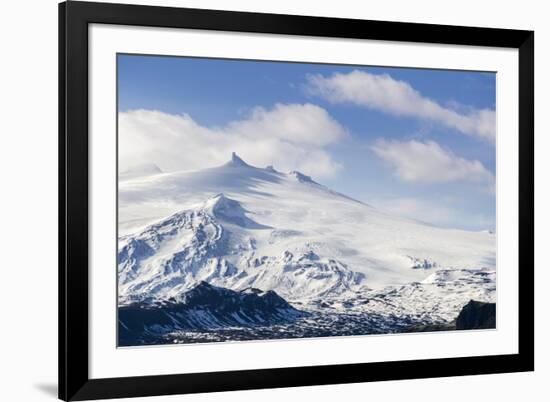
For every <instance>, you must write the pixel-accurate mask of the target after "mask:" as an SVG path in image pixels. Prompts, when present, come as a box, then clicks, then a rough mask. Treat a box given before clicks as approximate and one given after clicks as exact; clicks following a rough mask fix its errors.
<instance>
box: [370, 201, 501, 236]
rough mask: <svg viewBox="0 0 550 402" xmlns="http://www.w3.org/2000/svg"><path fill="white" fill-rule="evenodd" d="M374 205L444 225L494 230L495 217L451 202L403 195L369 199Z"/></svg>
mask: <svg viewBox="0 0 550 402" xmlns="http://www.w3.org/2000/svg"><path fill="white" fill-rule="evenodd" d="M369 203H371V204H372V205H374V206H376V207H378V208H380V209H382V210H384V211H387V212H389V213H391V214H395V215H400V216H404V217H407V218H412V219H416V220H420V221H423V222H427V223H432V224H434V225H437V226H442V227H453V228H462V229H467V230H494V227H495V220H494V217H492V216H489V215H484V214H481V213H475V214H472V213H468V211H466V210H461V209H460V208H457V207H456V206H452V205H450V204H449V202H446V203H442V202H438V201H436V200H432V199H426V198H416V197H403V198H399V197H398V198H379V199H373V200H369Z"/></svg>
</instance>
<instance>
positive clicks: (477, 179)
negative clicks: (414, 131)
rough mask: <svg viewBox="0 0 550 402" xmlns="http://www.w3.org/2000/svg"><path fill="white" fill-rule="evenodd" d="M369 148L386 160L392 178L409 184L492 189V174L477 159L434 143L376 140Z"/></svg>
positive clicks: (493, 180) (493, 179)
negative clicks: (474, 185) (462, 183)
mask: <svg viewBox="0 0 550 402" xmlns="http://www.w3.org/2000/svg"><path fill="white" fill-rule="evenodd" d="M371 149H372V150H373V151H374V153H376V155H378V156H379V157H380V158H382V159H383V160H384V161H386V162H387V163H388V164H389V165H390V166H391V167H392V168H393V169H394V171H395V175H396V176H397V177H399V178H400V179H402V180H404V181H408V182H423V183H446V182H457V181H466V182H472V183H478V184H482V185H484V186H488V187H490V188H493V187H494V182H495V178H494V176H493V174H492V173H491V172H490V171H489V170H487V169H486V168H485V166H483V164H482V163H481V162H480V161H478V160H470V159H465V158H461V157H459V156H456V155H455V154H454V153H453V152H451V151H450V150H447V149H444V148H442V147H441V146H440V145H439V144H438V143H436V142H434V141H426V142H421V141H416V140H411V141H397V140H392V141H387V140H384V139H380V140H378V141H376V142H375V143H374V144H373V145H372V146H371Z"/></svg>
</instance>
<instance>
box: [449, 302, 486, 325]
mask: <svg viewBox="0 0 550 402" xmlns="http://www.w3.org/2000/svg"><path fill="white" fill-rule="evenodd" d="M488 328H496V304H495V303H484V302H478V301H474V300H470V301H469V302H468V304H466V305H465V306H464V307H463V308H462V310H461V311H460V314H459V315H458V317H457V318H456V329H488Z"/></svg>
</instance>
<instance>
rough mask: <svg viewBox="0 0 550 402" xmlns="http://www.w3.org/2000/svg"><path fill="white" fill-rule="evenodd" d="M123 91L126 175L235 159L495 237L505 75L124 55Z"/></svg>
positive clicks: (120, 59) (121, 62)
mask: <svg viewBox="0 0 550 402" xmlns="http://www.w3.org/2000/svg"><path fill="white" fill-rule="evenodd" d="M118 85H119V88H118V89H119V92H118V95H119V112H120V116H123V117H122V118H121V119H120V123H119V124H120V127H119V135H120V136H122V137H123V138H126V136H127V137H128V138H129V140H128V141H127V142H123V143H124V144H129V145H128V146H126V148H125V149H123V147H122V144H121V146H120V149H121V154H120V157H121V159H122V161H123V163H122V164H123V165H124V164H127V165H128V166H131V165H138V164H139V163H140V162H144V163H155V164H157V165H158V166H159V167H160V168H161V169H162V170H164V171H170V170H179V169H185V170H187V169H197V168H203V167H210V166H215V165H217V164H219V162H220V161H221V160H222V159H223V158H225V159H228V158H229V155H230V152H229V148H231V149H233V148H235V150H236V151H237V152H239V154H241V156H242V157H243V159H245V160H248V161H251V162H254V163H256V164H259V165H262V164H265V165H267V164H273V165H274V166H275V167H276V168H279V169H280V170H283V171H284V170H290V169H297V170H302V171H304V173H306V174H310V175H312V176H313V177H314V179H316V180H317V181H319V182H321V183H322V184H325V185H327V186H329V187H331V188H333V189H335V190H337V191H340V192H342V193H345V194H347V195H350V196H352V197H355V198H357V199H360V200H362V201H364V202H367V203H369V204H372V205H375V206H377V207H380V208H384V209H387V210H389V211H391V212H394V213H398V214H401V215H405V216H409V217H413V218H417V219H420V220H424V221H428V222H431V223H434V224H436V225H439V226H445V227H457V228H464V229H468V230H482V229H493V228H494V225H495V195H494V184H495V183H494V176H495V174H496V173H495V141H494V138H495V130H496V125H495V122H494V121H495V120H494V119H495V102H496V98H495V96H496V90H495V85H496V76H495V74H493V73H485V72H462V71H442V70H426V69H405V68H382V67H367V66H341V65H322V64H304V63H284V62H262V61H238V60H218V59H196V58H184V57H162V56H137V55H119V56H118ZM282 131H285V132H282ZM163 133H164V134H163ZM174 136H176V137H178V139H174V138H173V137H174ZM168 137H169V139H168V140H166V141H164V139H165V138H168ZM163 143H165V144H166V146H165V148H166V149H162V148H163V146H162V144H163ZM176 148H184V149H178V150H177V155H176V154H175V152H176V151H175V149H176ZM182 153H185V154H189V155H190V156H186V157H181V154H182ZM225 155H227V156H225Z"/></svg>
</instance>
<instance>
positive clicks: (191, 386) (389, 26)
mask: <svg viewBox="0 0 550 402" xmlns="http://www.w3.org/2000/svg"><path fill="white" fill-rule="evenodd" d="M91 23H99V24H118V25H134V26H149V27H170V28H193V29H202V30H216V31H230V32H235V31H239V32H251V33H271V34H285V35H305V36H321V37H332V38H355V39H374V40H386V41H402V42H424V43H438V44H453V45H472V46H489V47H506V48H515V49H518V51H519V99H518V105H519V134H520V135H519V149H518V152H519V183H518V188H519V260H518V262H517V264H518V272H519V282H518V287H519V288H518V290H519V306H518V308H519V334H518V336H519V345H518V353H517V354H507V355H497V356H472V357H460V358H442V359H426V360H412V361H410V360H409V361H398V362H376V363H360V364H342V365H327V366H314V367H296V368H277V369H261V370H244V371H229V372H214V373H192V374H173V375H159V376H142V377H124V378H105V379H90V378H89V375H88V367H89V364H88V363H89V351H88V344H89V343H88V340H89V339H88V337H89V334H88V286H89V282H88V257H89V250H88V212H89V209H88V173H89V172H88V25H89V24H91ZM532 370H534V32H532V31H520V30H510V29H493V28H474V27H459V26H446V25H430V24H416V23H401V22H383V21H365V20H352V19H338V18H322V17H307V16H294V15H275V14H257V13H245V12H230V11H212V10H200V9H184V8H170V7H156V6H155V7H154V6H142V5H121V4H106V3H89V2H78V1H70V2H66V3H61V4H60V5H59V398H60V399H63V400H89V399H103V398H121V397H137V396H152V395H169V394H183V393H198V392H214V391H228V390H244V389H254V388H275V387H292V386H306V385H320V384H336V383H352V382H366V381H384V380H399V379H412V378H426V377H446V376H462V375H473V374H488V373H506V372H520V371H532Z"/></svg>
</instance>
